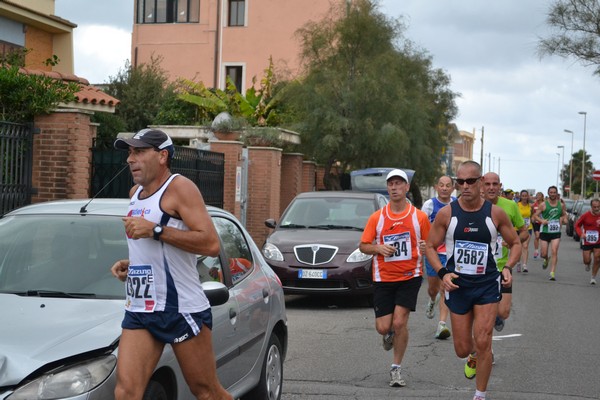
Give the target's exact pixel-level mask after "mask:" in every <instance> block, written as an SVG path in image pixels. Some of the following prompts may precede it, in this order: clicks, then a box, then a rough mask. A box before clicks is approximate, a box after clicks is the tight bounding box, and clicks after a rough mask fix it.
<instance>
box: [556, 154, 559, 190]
mask: <svg viewBox="0 0 600 400" xmlns="http://www.w3.org/2000/svg"><path fill="white" fill-rule="evenodd" d="M556 155H557V156H558V157H557V160H556V187H557V188H558V176H559V175H560V173H559V171H560V153H556Z"/></svg>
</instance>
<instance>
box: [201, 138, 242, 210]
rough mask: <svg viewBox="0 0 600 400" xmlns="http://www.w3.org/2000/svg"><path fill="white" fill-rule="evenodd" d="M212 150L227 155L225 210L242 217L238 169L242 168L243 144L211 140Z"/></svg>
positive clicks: (224, 184)
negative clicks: (237, 196)
mask: <svg viewBox="0 0 600 400" xmlns="http://www.w3.org/2000/svg"><path fill="white" fill-rule="evenodd" d="M209 143H210V150H211V151H216V152H218V153H223V154H224V155H225V179H224V180H223V209H225V210H227V211H229V212H230V213H232V214H233V215H235V216H236V217H237V218H240V217H241V208H240V199H239V198H236V193H240V194H241V192H239V191H238V190H241V176H238V168H239V170H240V173H241V167H242V142H238V141H223V140H211V141H209Z"/></svg>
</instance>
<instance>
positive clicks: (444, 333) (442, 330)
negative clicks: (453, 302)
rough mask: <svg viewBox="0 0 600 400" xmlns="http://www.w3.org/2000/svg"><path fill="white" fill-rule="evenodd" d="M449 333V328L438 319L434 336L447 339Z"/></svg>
mask: <svg viewBox="0 0 600 400" xmlns="http://www.w3.org/2000/svg"><path fill="white" fill-rule="evenodd" d="M450 335H451V334H450V329H448V327H447V326H446V323H445V322H443V321H440V322H439V323H438V327H437V330H436V331H435V338H436V339H440V340H444V339H448V338H449V337H450Z"/></svg>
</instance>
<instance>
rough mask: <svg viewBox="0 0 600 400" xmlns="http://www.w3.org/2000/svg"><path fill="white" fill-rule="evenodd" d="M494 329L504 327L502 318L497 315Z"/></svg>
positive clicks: (498, 329) (499, 329)
mask: <svg viewBox="0 0 600 400" xmlns="http://www.w3.org/2000/svg"><path fill="white" fill-rule="evenodd" d="M494 329H495V330H497V331H498V332H500V331H501V330H502V329H504V320H503V319H502V318H500V317H499V316H496V322H494Z"/></svg>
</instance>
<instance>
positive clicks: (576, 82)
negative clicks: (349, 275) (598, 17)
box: [56, 0, 600, 193]
mask: <svg viewBox="0 0 600 400" xmlns="http://www.w3.org/2000/svg"><path fill="white" fill-rule="evenodd" d="M324 1H325V0H324ZM548 4H549V1H547V0H526V1H523V0H488V1H481V0H444V1H439V0H402V1H399V0H380V9H381V11H383V12H385V13H386V14H387V15H388V16H389V17H392V18H402V19H403V20H404V21H405V23H406V25H407V30H406V32H405V36H406V37H407V38H408V39H410V40H411V41H412V42H414V43H415V44H416V45H417V46H418V47H420V48H422V49H423V50H425V51H426V52H427V53H429V55H431V57H432V59H433V64H434V66H435V67H436V68H441V69H443V70H444V71H446V73H447V74H448V75H450V77H451V79H452V83H451V89H452V90H453V91H454V92H457V93H460V95H461V96H460V97H459V98H458V99H457V104H458V108H459V115H458V117H457V119H456V121H455V122H456V124H457V126H458V127H459V129H461V130H466V131H469V132H472V131H473V130H474V129H475V132H476V139H477V140H476V143H475V149H474V159H475V160H476V161H479V159H480V157H481V154H482V152H481V128H482V127H484V131H485V137H484V146H483V154H484V157H483V158H484V172H487V171H488V170H492V171H495V172H499V173H500V178H501V181H502V182H503V183H504V187H505V188H511V189H513V190H520V189H525V188H528V189H529V188H531V189H535V190H536V191H542V192H544V193H545V192H546V190H547V188H548V186H550V185H556V183H557V178H558V174H557V170H558V168H559V165H561V167H562V157H563V150H562V149H559V148H557V146H561V145H562V146H564V160H565V164H568V160H569V156H570V152H571V137H572V135H571V134H569V133H565V132H564V129H568V130H571V131H573V132H574V135H573V151H574V152H577V151H578V150H580V149H581V148H582V146H583V131H584V116H583V115H580V114H578V112H579V111H586V112H587V117H586V119H587V121H586V122H587V124H586V145H585V148H586V151H587V152H588V153H589V154H590V155H591V159H592V162H593V163H594V166H595V168H596V169H600V140H598V131H599V129H600V100H599V99H598V97H596V96H595V95H594V93H597V92H598V89H600V78H598V77H594V76H592V72H593V69H592V68H591V67H584V66H581V65H580V64H578V63H577V62H575V61H574V60H564V59H561V58H557V57H551V58H543V59H539V57H538V56H537V53H536V46H537V42H538V38H539V37H541V36H545V35H547V34H548V27H547V25H546V23H545V18H546V13H547V12H548ZM56 15H58V16H60V17H62V18H65V19H68V20H70V21H72V22H74V23H76V24H77V25H78V27H77V28H76V30H75V39H74V40H75V74H76V75H78V76H81V77H84V78H86V79H88V80H89V81H90V82H92V83H103V82H107V81H108V80H109V77H110V76H115V75H116V74H117V72H118V71H119V69H121V68H123V66H124V65H125V60H128V59H129V58H130V52H131V49H130V48H131V30H132V25H133V1H131V0H102V1H98V0H56ZM557 153H559V155H557ZM488 160H489V161H488ZM403 167H410V166H403ZM417 173H418V171H417ZM559 184H561V185H562V183H561V182H559ZM565 184H567V185H568V182H565Z"/></svg>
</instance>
